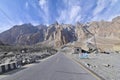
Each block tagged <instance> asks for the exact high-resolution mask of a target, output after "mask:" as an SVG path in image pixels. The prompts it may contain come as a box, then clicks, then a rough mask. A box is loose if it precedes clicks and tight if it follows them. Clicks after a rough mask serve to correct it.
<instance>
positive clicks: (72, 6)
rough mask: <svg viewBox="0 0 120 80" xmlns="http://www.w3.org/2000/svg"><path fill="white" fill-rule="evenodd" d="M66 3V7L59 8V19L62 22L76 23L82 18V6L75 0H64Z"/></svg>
mask: <svg viewBox="0 0 120 80" xmlns="http://www.w3.org/2000/svg"><path fill="white" fill-rule="evenodd" d="M63 2H64V4H65V5H66V6H65V7H66V8H64V9H61V10H58V12H59V17H58V18H57V20H58V21H59V22H61V23H75V22H77V21H79V20H80V18H81V14H80V13H81V6H80V5H78V3H75V2H73V1H68V0H63Z"/></svg>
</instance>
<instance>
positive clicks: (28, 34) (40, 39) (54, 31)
mask: <svg viewBox="0 0 120 80" xmlns="http://www.w3.org/2000/svg"><path fill="white" fill-rule="evenodd" d="M93 36H94V37H96V42H97V44H98V47H99V46H100V47H101V45H103V46H108V45H110V44H111V45H112V48H113V45H119V44H120V16H118V17H116V18H114V19H112V21H93V22H89V23H87V24H83V23H80V22H77V23H76V24H75V25H72V24H59V23H58V22H55V23H54V24H51V25H49V26H46V25H38V26H33V25H32V24H30V23H28V24H22V25H15V26H13V27H12V28H11V29H9V30H7V31H4V32H2V33H0V41H1V43H4V44H9V45H33V44H39V43H45V44H46V45H51V46H56V47H59V46H62V45H64V44H67V43H74V44H75V43H77V42H83V43H84V42H85V41H86V42H87V41H88V40H90V41H88V42H91V43H92V42H94V41H93V40H94V39H93ZM77 45H79V44H77Z"/></svg>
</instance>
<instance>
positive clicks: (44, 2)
mask: <svg viewBox="0 0 120 80" xmlns="http://www.w3.org/2000/svg"><path fill="white" fill-rule="evenodd" d="M39 6H40V7H41V9H42V11H43V14H42V17H43V19H44V21H45V23H46V24H47V23H49V10H48V0H40V1H39Z"/></svg>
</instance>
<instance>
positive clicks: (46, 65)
mask: <svg viewBox="0 0 120 80" xmlns="http://www.w3.org/2000/svg"><path fill="white" fill-rule="evenodd" d="M1 80H97V79H96V78H95V77H93V76H92V75H91V74H89V73H88V72H87V71H85V70H84V69H82V68H81V67H80V66H79V65H78V64H77V63H75V62H74V61H73V60H71V59H69V58H68V57H66V56H65V55H64V54H62V53H57V54H56V55H54V56H52V57H51V58H49V59H48V60H45V61H42V62H40V63H38V64H36V65H34V66H32V67H29V68H27V69H24V70H21V71H19V72H17V73H14V74H11V75H10V76H8V77H5V78H3V79H1Z"/></svg>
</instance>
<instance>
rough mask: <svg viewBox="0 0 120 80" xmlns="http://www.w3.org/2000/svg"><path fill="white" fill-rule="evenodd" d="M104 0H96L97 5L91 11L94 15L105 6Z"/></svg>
mask: <svg viewBox="0 0 120 80" xmlns="http://www.w3.org/2000/svg"><path fill="white" fill-rule="evenodd" d="M105 1H106V0H98V2H97V7H96V8H95V9H94V11H93V15H94V16H96V15H97V14H99V13H100V12H101V11H102V10H103V9H104V8H105V7H106V2H105Z"/></svg>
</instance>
